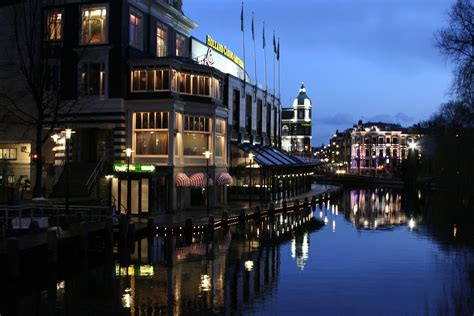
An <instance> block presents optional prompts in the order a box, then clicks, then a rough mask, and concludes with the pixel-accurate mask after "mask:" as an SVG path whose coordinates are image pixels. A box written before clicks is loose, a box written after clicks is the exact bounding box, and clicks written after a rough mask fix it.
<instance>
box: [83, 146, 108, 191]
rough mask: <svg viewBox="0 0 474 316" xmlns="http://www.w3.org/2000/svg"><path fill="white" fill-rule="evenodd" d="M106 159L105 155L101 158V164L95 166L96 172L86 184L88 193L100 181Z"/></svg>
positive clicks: (93, 172)
mask: <svg viewBox="0 0 474 316" xmlns="http://www.w3.org/2000/svg"><path fill="white" fill-rule="evenodd" d="M106 158H107V155H106V154H105V153H104V154H103V155H102V157H101V158H100V160H99V162H98V163H97V165H96V166H95V168H94V171H92V173H91V175H90V176H89V179H87V182H86V188H87V192H89V193H90V192H91V191H92V188H93V187H94V185H95V184H96V183H97V180H99V178H100V176H101V174H102V171H103V169H104V164H105V161H106Z"/></svg>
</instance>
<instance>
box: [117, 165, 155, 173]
mask: <svg viewBox="0 0 474 316" xmlns="http://www.w3.org/2000/svg"><path fill="white" fill-rule="evenodd" d="M155 170H156V167H155V165H151V164H140V163H131V164H130V172H136V173H152V172H155ZM127 171H128V164H126V163H114V172H127Z"/></svg>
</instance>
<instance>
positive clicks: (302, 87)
mask: <svg viewBox="0 0 474 316" xmlns="http://www.w3.org/2000/svg"><path fill="white" fill-rule="evenodd" d="M300 92H306V88H305V87H304V82H301V88H300Z"/></svg>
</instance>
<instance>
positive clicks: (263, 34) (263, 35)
mask: <svg viewBox="0 0 474 316" xmlns="http://www.w3.org/2000/svg"><path fill="white" fill-rule="evenodd" d="M262 37H263V49H265V45H266V43H265V22H263V33H262Z"/></svg>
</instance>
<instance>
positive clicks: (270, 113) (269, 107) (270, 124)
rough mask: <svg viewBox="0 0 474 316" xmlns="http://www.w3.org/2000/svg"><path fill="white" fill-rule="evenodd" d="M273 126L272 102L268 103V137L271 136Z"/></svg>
mask: <svg viewBox="0 0 474 316" xmlns="http://www.w3.org/2000/svg"><path fill="white" fill-rule="evenodd" d="M271 126H272V107H271V105H270V103H267V135H268V137H270V132H271Z"/></svg>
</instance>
